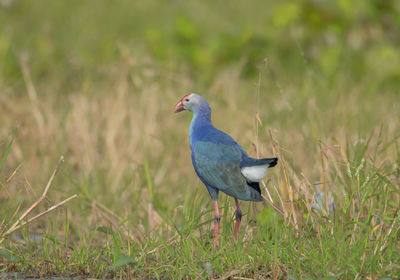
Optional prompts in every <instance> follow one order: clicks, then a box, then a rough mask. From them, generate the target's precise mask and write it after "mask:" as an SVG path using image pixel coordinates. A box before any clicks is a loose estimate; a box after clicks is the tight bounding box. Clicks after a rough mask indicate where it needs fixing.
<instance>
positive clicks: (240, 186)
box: [192, 141, 248, 196]
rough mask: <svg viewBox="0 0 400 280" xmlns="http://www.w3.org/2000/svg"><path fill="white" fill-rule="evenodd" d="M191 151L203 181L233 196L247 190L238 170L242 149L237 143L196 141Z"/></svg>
mask: <svg viewBox="0 0 400 280" xmlns="http://www.w3.org/2000/svg"><path fill="white" fill-rule="evenodd" d="M192 152H193V156H194V160H195V162H196V169H197V170H196V171H197V173H198V174H199V176H200V178H201V179H202V180H203V182H204V183H206V184H208V185H210V186H211V187H214V188H216V189H219V190H221V191H223V192H226V193H228V194H230V195H233V196H237V195H239V196H240V194H245V193H246V192H248V190H247V184H246V179H245V178H244V177H243V175H242V173H241V171H240V162H241V161H242V155H243V151H242V149H241V147H240V146H239V145H232V144H221V143H213V142H208V141H198V142H197V143H196V146H195V147H194V149H193V151H192Z"/></svg>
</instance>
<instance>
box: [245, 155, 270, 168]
mask: <svg viewBox="0 0 400 280" xmlns="http://www.w3.org/2000/svg"><path fill="white" fill-rule="evenodd" d="M277 163H278V158H261V159H258V158H250V157H249V158H246V159H244V160H242V162H241V163H240V168H242V167H247V166H257V165H267V164H268V168H271V167H274V166H275V165H276V164H277Z"/></svg>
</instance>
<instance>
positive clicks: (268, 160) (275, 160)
mask: <svg viewBox="0 0 400 280" xmlns="http://www.w3.org/2000/svg"><path fill="white" fill-rule="evenodd" d="M262 160H265V163H268V168H271V167H274V166H275V165H276V164H277V163H278V158H276V157H275V158H263V159H262Z"/></svg>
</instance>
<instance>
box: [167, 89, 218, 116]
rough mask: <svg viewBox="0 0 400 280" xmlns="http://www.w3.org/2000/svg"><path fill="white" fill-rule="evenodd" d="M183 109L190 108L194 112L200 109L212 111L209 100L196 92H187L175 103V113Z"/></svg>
mask: <svg viewBox="0 0 400 280" xmlns="http://www.w3.org/2000/svg"><path fill="white" fill-rule="evenodd" d="M183 110H189V111H191V112H193V113H198V112H199V111H204V112H206V111H207V112H211V109H210V106H209V105H208V103H207V101H206V100H205V99H204V98H203V97H201V96H200V95H198V94H196V93H190V94H186V95H185V96H184V97H183V98H182V99H181V100H179V102H178V103H177V104H176V105H175V108H174V113H178V112H181V111H183Z"/></svg>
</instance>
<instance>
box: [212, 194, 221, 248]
mask: <svg viewBox="0 0 400 280" xmlns="http://www.w3.org/2000/svg"><path fill="white" fill-rule="evenodd" d="M213 204H214V214H215V216H214V235H213V249H214V250H215V249H216V248H217V246H218V241H217V236H218V227H219V221H220V220H221V216H220V215H219V209H218V201H213Z"/></svg>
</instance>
